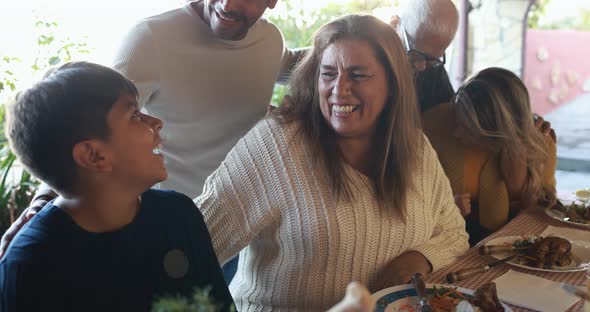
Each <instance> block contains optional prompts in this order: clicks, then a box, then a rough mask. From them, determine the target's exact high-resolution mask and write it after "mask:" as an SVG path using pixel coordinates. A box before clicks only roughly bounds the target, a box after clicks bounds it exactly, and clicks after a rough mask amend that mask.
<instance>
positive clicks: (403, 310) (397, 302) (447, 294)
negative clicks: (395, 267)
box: [372, 283, 512, 312]
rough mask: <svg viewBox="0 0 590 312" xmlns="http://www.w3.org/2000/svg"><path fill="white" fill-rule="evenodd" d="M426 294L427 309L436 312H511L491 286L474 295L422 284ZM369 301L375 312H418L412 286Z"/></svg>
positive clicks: (390, 290)
mask: <svg viewBox="0 0 590 312" xmlns="http://www.w3.org/2000/svg"><path fill="white" fill-rule="evenodd" d="M426 293H427V295H428V302H429V304H430V306H431V307H432V308H433V311H437V312H453V311H456V312H472V311H507V312H508V311H512V309H510V307H508V306H507V305H506V304H504V303H502V302H500V301H499V300H498V294H497V292H496V285H495V284H494V283H487V284H485V285H483V286H482V287H480V288H478V289H477V290H476V291H473V290H472V289H467V288H462V287H454V286H449V285H433V284H426ZM372 297H373V298H374V299H375V301H376V305H375V312H420V304H419V302H418V297H417V295H416V290H415V289H414V287H413V286H412V285H399V286H395V287H390V288H386V289H383V290H381V291H378V292H376V293H375V294H373V296H372ZM481 307H484V309H482V308H481Z"/></svg>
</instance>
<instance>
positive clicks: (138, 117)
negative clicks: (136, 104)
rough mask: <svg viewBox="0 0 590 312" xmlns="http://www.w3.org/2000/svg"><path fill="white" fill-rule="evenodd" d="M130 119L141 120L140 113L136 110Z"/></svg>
mask: <svg viewBox="0 0 590 312" xmlns="http://www.w3.org/2000/svg"><path fill="white" fill-rule="evenodd" d="M131 118H133V119H136V120H140V119H141V112H140V111H138V110H137V111H135V112H133V115H132V116H131Z"/></svg>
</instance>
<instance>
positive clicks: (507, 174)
mask: <svg viewBox="0 0 590 312" xmlns="http://www.w3.org/2000/svg"><path fill="white" fill-rule="evenodd" d="M423 125H424V132H425V133H426V135H427V136H428V138H429V139H430V141H431V143H432V146H433V147H434V149H435V150H436V151H437V153H438V156H439V159H440V162H441V164H442V166H443V168H444V170H445V173H446V174H447V176H448V178H449V180H450V182H451V187H452V189H453V193H454V194H455V201H456V202H457V205H458V206H459V208H460V209H461V212H462V214H463V215H464V216H465V218H466V221H467V232H468V233H469V235H470V243H471V244H475V243H477V242H478V241H479V240H481V239H482V238H484V237H485V236H487V235H488V234H490V233H491V232H493V231H496V230H497V229H499V228H500V227H501V226H503V225H504V224H506V223H507V222H508V220H510V218H511V217H513V216H514V215H515V214H516V213H517V212H518V211H519V210H521V209H528V208H535V207H539V206H543V205H549V204H552V203H553V202H554V201H555V165H556V148H555V142H554V141H553V139H552V138H551V137H550V136H543V134H542V133H541V132H540V131H538V130H537V129H536V128H535V125H534V124H533V118H532V113H531V105H530V100H529V95H528V92H527V89H526V87H525V86H524V84H523V83H522V81H521V80H520V79H519V78H518V77H517V76H516V75H514V74H513V73H512V72H510V71H508V70H505V69H501V68H488V69H485V70H483V71H481V72H480V73H478V74H477V75H476V76H475V77H473V78H472V79H470V80H469V81H467V83H465V85H463V86H462V87H461V88H460V89H459V90H458V91H457V93H456V95H455V97H454V98H453V99H452V100H451V102H450V103H446V104H441V105H438V106H437V107H435V108H433V109H432V110H430V111H428V112H427V113H425V114H424V115H423Z"/></svg>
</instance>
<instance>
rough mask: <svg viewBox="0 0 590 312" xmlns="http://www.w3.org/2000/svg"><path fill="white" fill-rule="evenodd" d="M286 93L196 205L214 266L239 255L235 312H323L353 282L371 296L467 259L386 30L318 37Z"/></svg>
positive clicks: (369, 20)
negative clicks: (209, 241)
mask: <svg viewBox="0 0 590 312" xmlns="http://www.w3.org/2000/svg"><path fill="white" fill-rule="evenodd" d="M292 79H293V80H292V83H291V90H292V92H293V93H292V97H291V100H290V101H288V103H285V104H283V105H284V106H281V107H280V108H279V109H276V110H274V111H273V112H272V114H271V115H270V116H269V117H267V118H266V119H264V120H263V121H261V122H259V123H258V124H257V125H256V126H255V127H254V128H253V129H252V130H251V131H250V132H249V133H248V134H247V135H246V136H245V137H244V138H242V140H240V142H239V143H238V144H237V145H236V147H235V148H234V149H233V150H232V151H231V152H230V153H229V154H228V156H227V158H226V160H225V161H224V162H223V163H222V165H221V167H219V169H218V170H217V171H215V172H214V173H213V174H212V175H211V176H210V177H209V179H208V180H207V182H206V185H205V188H204V192H203V195H201V196H200V197H199V198H197V199H196V203H197V205H198V206H199V207H200V209H201V211H202V212H203V215H204V216H205V219H206V220H207V224H208V225H209V226H210V228H209V230H210V232H211V237H212V239H213V244H214V247H215V249H216V251H217V255H218V257H219V260H220V261H221V262H222V263H223V262H225V261H227V259H229V258H230V257H232V256H234V255H235V254H236V253H237V252H240V251H241V252H240V253H241V254H240V263H239V266H238V270H237V274H236V278H235V279H234V280H233V281H232V283H231V285H230V290H231V292H232V295H233V298H234V300H235V302H236V304H237V308H238V310H240V311H246V310H271V309H284V310H300V311H320V310H322V309H326V308H327V307H329V306H330V305H333V304H334V303H336V302H337V301H338V300H339V299H340V298H341V297H342V296H343V295H344V292H345V288H346V285H347V284H348V283H349V282H350V281H359V282H361V283H363V284H365V285H367V286H368V287H369V288H370V289H371V290H373V291H376V290H379V289H381V288H383V287H387V286H392V285H397V284H404V283H407V282H408V281H409V280H410V278H411V275H412V274H413V273H414V272H421V273H424V274H427V273H429V272H430V271H432V270H436V269H438V268H440V267H441V266H444V265H446V264H449V263H450V262H452V261H453V260H455V259H456V257H457V256H459V255H461V254H463V253H464V252H465V251H466V250H467V247H468V244H467V234H466V232H465V223H464V220H463V218H462V217H461V214H460V213H459V210H458V209H457V207H456V206H455V203H454V200H453V195H452V191H451V188H450V185H449V182H448V180H447V178H446V176H445V174H444V171H443V170H442V167H441V166H440V163H439V162H438V159H437V157H436V153H435V152H434V150H433V149H432V147H431V146H430V144H429V143H428V141H427V140H426V138H425V137H424V135H423V134H422V132H421V131H420V125H419V116H418V111H417V110H418V105H417V103H416V95H415V91H414V86H413V80H412V79H413V76H412V71H411V68H410V65H409V63H408V60H407V58H406V54H405V50H404V48H403V47H402V44H401V41H400V39H399V37H398V36H397V34H396V33H395V31H394V30H393V28H391V27H390V26H389V25H387V24H386V23H384V22H382V21H380V20H378V19H377V18H375V17H372V16H362V15H349V16H345V17H342V18H339V19H337V20H334V21H333V22H330V23H328V24H327V25H325V26H323V27H322V28H321V29H320V30H319V31H318V32H317V33H316V34H315V35H314V41H313V47H312V48H311V51H309V52H308V54H307V55H306V57H305V58H304V59H303V60H302V61H301V63H300V64H299V65H298V66H297V68H296V69H295V72H294V73H293V78H292Z"/></svg>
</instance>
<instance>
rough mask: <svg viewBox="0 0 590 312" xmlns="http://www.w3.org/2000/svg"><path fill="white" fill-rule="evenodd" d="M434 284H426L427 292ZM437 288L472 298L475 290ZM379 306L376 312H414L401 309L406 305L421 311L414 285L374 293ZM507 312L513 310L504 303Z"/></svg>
mask: <svg viewBox="0 0 590 312" xmlns="http://www.w3.org/2000/svg"><path fill="white" fill-rule="evenodd" d="M432 286H434V285H433V284H426V292H427V293H431V291H432ZM436 286H437V287H439V286H442V287H449V288H457V290H458V291H460V292H461V293H462V294H464V295H467V296H471V295H473V290H471V289H468V288H463V287H456V286H452V285H438V284H437V285H436ZM371 297H372V298H373V299H375V301H376V302H377V304H376V305H375V312H394V311H395V312H413V311H412V310H407V309H400V307H403V306H404V305H410V306H412V307H414V311H420V305H419V303H418V297H417V296H416V290H415V289H414V287H413V286H412V285H399V286H394V287H390V288H385V289H383V290H380V291H378V292H376V293H374V294H373V295H372V296H371ZM502 306H504V309H505V311H506V312H512V309H510V307H508V306H507V305H506V304H504V303H502Z"/></svg>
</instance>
